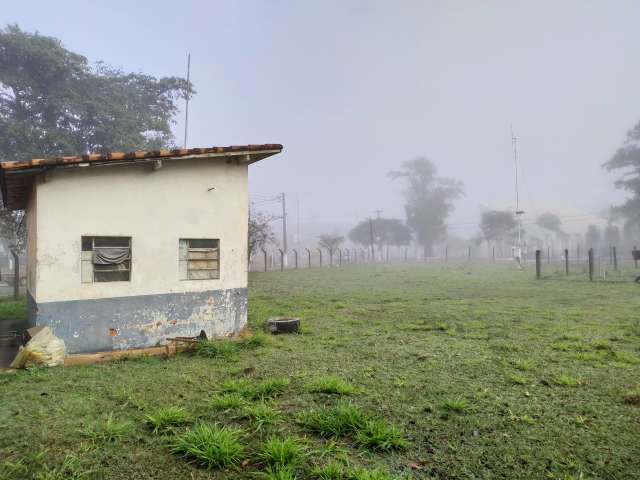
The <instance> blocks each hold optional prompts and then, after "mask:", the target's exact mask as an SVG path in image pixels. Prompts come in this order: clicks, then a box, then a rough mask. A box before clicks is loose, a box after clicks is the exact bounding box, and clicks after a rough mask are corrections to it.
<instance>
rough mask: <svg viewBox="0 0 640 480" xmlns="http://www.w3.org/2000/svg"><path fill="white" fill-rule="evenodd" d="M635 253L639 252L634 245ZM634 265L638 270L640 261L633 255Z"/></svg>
mask: <svg viewBox="0 0 640 480" xmlns="http://www.w3.org/2000/svg"><path fill="white" fill-rule="evenodd" d="M633 251H634V252H637V251H638V247H637V246H635V245H634V246H633ZM632 255H633V254H632ZM633 263H634V266H635V268H638V259H637V258H636V256H635V255H633Z"/></svg>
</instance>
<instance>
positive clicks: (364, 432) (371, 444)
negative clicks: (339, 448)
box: [356, 419, 409, 452]
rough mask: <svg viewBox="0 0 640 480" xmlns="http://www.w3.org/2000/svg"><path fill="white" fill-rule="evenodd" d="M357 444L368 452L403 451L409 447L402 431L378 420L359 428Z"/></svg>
mask: <svg viewBox="0 0 640 480" xmlns="http://www.w3.org/2000/svg"><path fill="white" fill-rule="evenodd" d="M356 442H358V443H359V444H360V445H362V446H363V447H365V448H366V449H368V450H378V451H384V452H388V451H390V450H403V449H405V448H407V446H408V445H409V443H408V442H407V441H406V440H405V439H404V437H403V434H402V432H401V431H400V430H398V429H397V428H396V427H395V426H393V425H387V424H386V423H385V422H383V421H382V420H377V419H374V420H367V421H366V422H365V423H364V425H362V426H361V427H360V428H358V430H357V431H356Z"/></svg>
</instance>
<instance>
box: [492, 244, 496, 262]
mask: <svg viewBox="0 0 640 480" xmlns="http://www.w3.org/2000/svg"><path fill="white" fill-rule="evenodd" d="M491 261H492V262H493V263H496V246H495V245H494V246H493V249H492V250H491Z"/></svg>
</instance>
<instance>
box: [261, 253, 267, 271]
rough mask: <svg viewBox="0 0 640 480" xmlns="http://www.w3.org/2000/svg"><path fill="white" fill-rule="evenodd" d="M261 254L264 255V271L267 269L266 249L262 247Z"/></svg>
mask: <svg viewBox="0 0 640 480" xmlns="http://www.w3.org/2000/svg"><path fill="white" fill-rule="evenodd" d="M261 250H262V256H263V257H264V271H265V272H266V271H267V251H266V250H265V249H264V248H262V249H261Z"/></svg>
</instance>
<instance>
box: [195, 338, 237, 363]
mask: <svg viewBox="0 0 640 480" xmlns="http://www.w3.org/2000/svg"><path fill="white" fill-rule="evenodd" d="M195 354H196V356H198V357H205V358H217V359H221V360H232V359H234V358H235V357H236V356H237V354H238V346H237V345H236V344H235V343H234V342H231V341H229V340H206V341H203V342H198V343H196V348H195Z"/></svg>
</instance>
